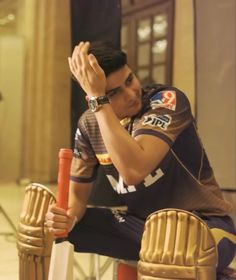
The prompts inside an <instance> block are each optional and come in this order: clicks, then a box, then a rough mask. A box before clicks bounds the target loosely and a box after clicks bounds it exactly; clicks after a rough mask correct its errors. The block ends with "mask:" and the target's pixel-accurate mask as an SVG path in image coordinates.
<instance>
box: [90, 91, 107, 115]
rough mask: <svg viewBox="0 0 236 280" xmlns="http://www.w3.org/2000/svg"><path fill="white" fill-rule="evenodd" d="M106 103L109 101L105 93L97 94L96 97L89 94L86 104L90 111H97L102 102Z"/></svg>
mask: <svg viewBox="0 0 236 280" xmlns="http://www.w3.org/2000/svg"><path fill="white" fill-rule="evenodd" d="M107 103H110V102H109V99H108V97H107V96H106V95H103V96H98V97H95V96H91V97H90V98H89V101H88V106H89V108H90V109H91V111H92V112H97V111H98V110H99V108H100V107H101V106H102V105H103V104H107Z"/></svg>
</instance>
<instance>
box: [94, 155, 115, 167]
mask: <svg viewBox="0 0 236 280" xmlns="http://www.w3.org/2000/svg"><path fill="white" fill-rule="evenodd" d="M96 157H97V159H98V161H99V162H100V164H101V165H108V164H112V161H111V158H110V156H109V155H108V154H96Z"/></svg>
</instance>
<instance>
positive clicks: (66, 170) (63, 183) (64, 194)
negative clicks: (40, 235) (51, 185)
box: [57, 149, 73, 237]
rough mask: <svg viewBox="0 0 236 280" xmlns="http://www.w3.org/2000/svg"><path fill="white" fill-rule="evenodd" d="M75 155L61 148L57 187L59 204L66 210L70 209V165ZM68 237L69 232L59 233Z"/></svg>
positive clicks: (69, 150)
mask: <svg viewBox="0 0 236 280" xmlns="http://www.w3.org/2000/svg"><path fill="white" fill-rule="evenodd" d="M72 157H73V152H72V150H71V149H60V151H59V169H58V178H57V183H58V189H57V206H58V207H60V208H63V209H65V210H67V209H68V198H69V184H70V167H71V161H72ZM58 236H60V237H66V236H67V232H65V233H64V234H60V235H58Z"/></svg>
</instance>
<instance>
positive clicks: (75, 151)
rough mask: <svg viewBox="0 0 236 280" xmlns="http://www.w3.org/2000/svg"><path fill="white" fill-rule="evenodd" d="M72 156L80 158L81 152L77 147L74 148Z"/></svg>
mask: <svg viewBox="0 0 236 280" xmlns="http://www.w3.org/2000/svg"><path fill="white" fill-rule="evenodd" d="M74 157H76V158H82V153H81V152H80V151H79V150H78V149H74Z"/></svg>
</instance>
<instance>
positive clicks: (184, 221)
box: [138, 209, 217, 280]
mask: <svg viewBox="0 0 236 280" xmlns="http://www.w3.org/2000/svg"><path fill="white" fill-rule="evenodd" d="M216 265H217V248H216V244H215V240H214V238H213V236H212V233H211V231H210V229H209V228H208V226H207V224H206V223H205V222H204V221H202V220H201V219H200V218H199V217H197V216H196V215H194V214H192V213H190V212H187V211H183V210H179V209H164V210H161V211H157V212H155V213H153V214H151V215H150V216H149V217H148V219H147V221H146V224H145V228H144V233H143V238H142V244H141V250H140V261H139V262H138V279H139V280H154V279H155V280H157V279H159V280H160V279H163V280H164V279H165V280H166V279H169V280H177V279H197V280H215V279H216Z"/></svg>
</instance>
